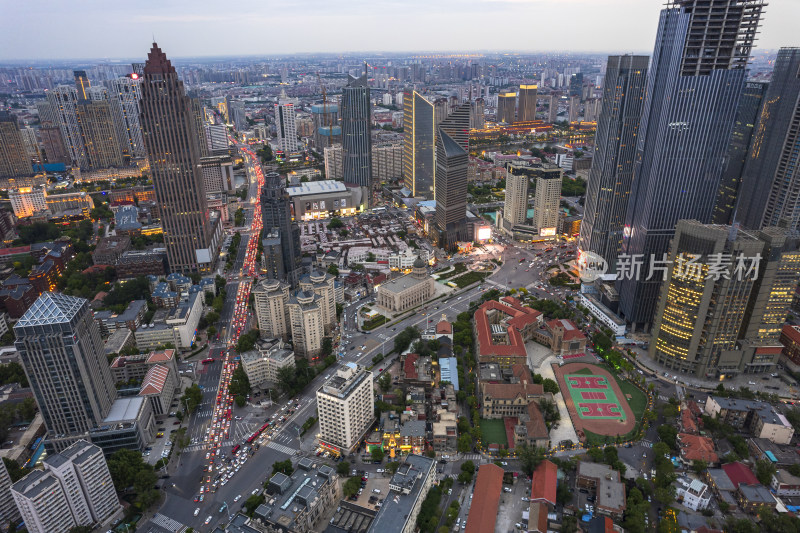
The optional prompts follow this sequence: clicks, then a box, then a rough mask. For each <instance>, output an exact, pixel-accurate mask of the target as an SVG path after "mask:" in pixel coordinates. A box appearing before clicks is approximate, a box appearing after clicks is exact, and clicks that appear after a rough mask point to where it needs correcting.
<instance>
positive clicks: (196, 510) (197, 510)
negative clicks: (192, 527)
mask: <svg viewBox="0 0 800 533" xmlns="http://www.w3.org/2000/svg"><path fill="white" fill-rule="evenodd" d="M199 514H200V508H199V507H198V508H197V509H195V510H194V515H195V516H197V515H199Z"/></svg>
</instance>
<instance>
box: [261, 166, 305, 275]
mask: <svg viewBox="0 0 800 533" xmlns="http://www.w3.org/2000/svg"><path fill="white" fill-rule="evenodd" d="M291 204H292V201H291V199H290V198H289V194H288V193H287V192H286V186H285V180H284V178H283V177H282V176H281V175H280V174H278V173H277V172H267V173H266V174H265V175H264V187H263V188H262V189H261V219H262V221H263V227H264V234H265V235H270V234H271V235H272V237H273V245H274V244H275V243H274V238H275V237H278V238H280V250H281V255H282V261H283V273H284V275H285V276H286V281H288V282H289V283H291V285H292V287H296V286H297V283H298V281H299V278H300V271H301V266H302V256H301V255H300V228H299V227H297V224H294V223H292V212H291ZM265 250H266V248H265ZM267 260H268V261H269V258H268V259H267Z"/></svg>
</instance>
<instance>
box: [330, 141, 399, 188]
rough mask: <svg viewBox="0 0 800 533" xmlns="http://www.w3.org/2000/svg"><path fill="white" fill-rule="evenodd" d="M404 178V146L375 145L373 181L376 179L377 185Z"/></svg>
mask: <svg viewBox="0 0 800 533" xmlns="http://www.w3.org/2000/svg"><path fill="white" fill-rule="evenodd" d="M326 153H327V152H326ZM326 165H327V163H326ZM326 175H327V172H326ZM402 177H403V144H402V143H390V144H381V145H373V146H372V179H374V180H375V182H376V183H385V182H389V181H395V180H398V179H400V178H402ZM328 179H334V178H330V177H329V178H328Z"/></svg>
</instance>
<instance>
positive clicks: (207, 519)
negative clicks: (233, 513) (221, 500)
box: [206, 515, 211, 525]
mask: <svg viewBox="0 0 800 533" xmlns="http://www.w3.org/2000/svg"><path fill="white" fill-rule="evenodd" d="M210 523H211V515H208V518H206V525H208V524H210Z"/></svg>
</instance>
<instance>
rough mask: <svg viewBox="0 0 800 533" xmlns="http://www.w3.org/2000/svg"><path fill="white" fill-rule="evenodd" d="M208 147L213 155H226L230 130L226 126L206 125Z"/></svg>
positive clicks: (204, 127) (204, 126)
mask: <svg viewBox="0 0 800 533" xmlns="http://www.w3.org/2000/svg"><path fill="white" fill-rule="evenodd" d="M203 129H204V130H205V132H206V146H207V147H208V152H209V153H210V154H211V155H226V154H227V153H228V129H227V128H226V127H225V124H205V125H203Z"/></svg>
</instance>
